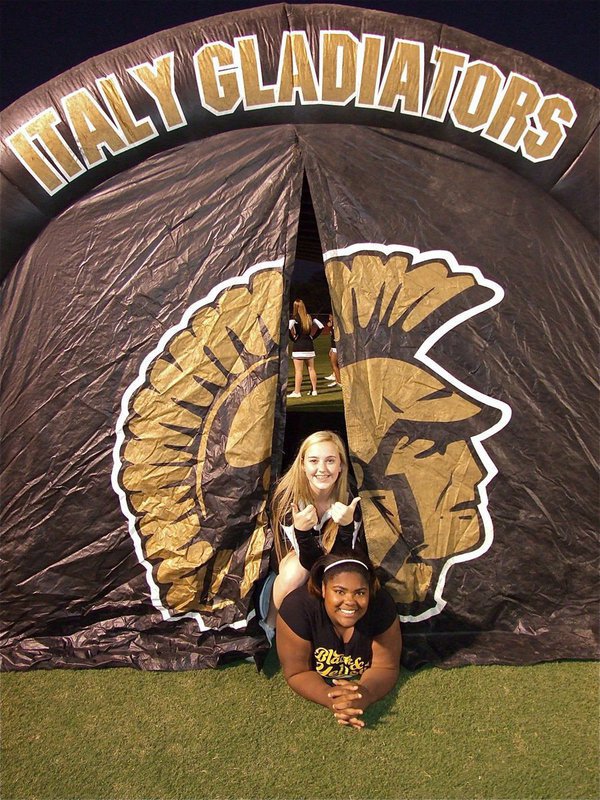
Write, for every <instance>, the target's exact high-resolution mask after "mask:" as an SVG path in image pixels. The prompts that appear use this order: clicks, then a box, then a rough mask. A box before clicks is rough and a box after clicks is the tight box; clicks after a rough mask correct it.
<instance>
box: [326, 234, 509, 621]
mask: <svg viewBox="0 0 600 800" xmlns="http://www.w3.org/2000/svg"><path fill="white" fill-rule="evenodd" d="M363 251H375V252H379V253H383V254H384V255H386V256H390V255H392V254H400V255H408V256H410V258H411V259H412V262H411V266H416V265H417V264H421V263H423V262H425V261H431V260H433V259H441V260H443V261H445V262H446V263H447V264H448V266H449V267H450V269H451V270H452V272H458V273H463V274H464V273H468V274H471V275H472V276H473V277H474V278H475V280H476V281H477V283H478V284H479V285H480V286H485V287H487V288H488V289H491V290H492V292H493V293H494V294H493V296H492V297H491V298H490V300H487V301H486V302H485V303H480V304H479V305H476V306H474V307H473V308H469V309H467V310H466V311H462V312H461V313H460V314H457V315H456V316H455V317H452V318H451V319H449V320H447V321H446V322H445V323H444V324H443V325H441V326H440V327H439V328H438V329H437V330H436V331H434V333H432V334H431V335H430V336H428V337H427V339H426V340H425V341H424V342H423V344H422V345H421V346H420V347H419V349H418V350H417V352H416V353H415V357H416V358H417V359H418V360H419V361H420V362H421V363H422V364H425V365H426V366H428V367H429V368H430V369H432V370H433V372H434V373H436V374H437V375H439V376H440V377H442V378H443V379H444V380H445V381H447V382H448V383H450V384H451V385H452V386H455V387H456V388H457V389H459V390H460V391H461V392H464V394H466V395H468V396H469V397H472V398H473V399H475V400H477V401H478V402H479V403H483V404H484V405H487V406H492V407H493V408H496V409H498V411H500V414H501V417H500V420H499V421H498V422H497V423H496V424H495V425H493V426H492V427H491V428H488V429H487V430H485V431H483V432H482V433H479V434H477V435H476V436H472V437H471V439H470V441H472V442H473V447H474V448H475V451H476V452H477V455H478V456H479V458H480V459H481V463H482V465H483V466H484V467H485V469H486V470H487V473H486V475H485V476H484V477H483V479H482V480H481V481H480V482H479V483H478V484H477V490H478V492H479V497H480V502H479V505H478V506H477V508H478V511H479V514H480V516H481V520H482V523H483V530H484V538H483V542H482V543H481V545H480V546H479V547H478V548H477V549H476V550H472V551H470V552H468V553H459V554H457V555H455V556H450V558H449V559H448V560H447V561H446V562H445V563H444V566H443V567H442V571H441V573H440V576H439V578H438V582H437V585H436V587H435V591H434V594H433V597H434V600H435V606H433V607H432V608H429V609H427V610H426V611H424V612H423V613H421V614H417V615H415V616H412V615H402V614H400V615H399V617H400V620H401V621H402V622H422V621H424V620H426V619H429V618H430V617H434V616H436V615H437V614H439V613H440V612H441V611H442V610H443V609H444V607H445V606H446V605H447V602H448V601H447V600H445V599H444V597H443V592H444V587H445V585H446V577H447V575H448V571H449V570H450V569H451V567H452V566H454V564H459V563H461V562H464V561H473V560H474V559H476V558H479V556H481V555H483V553H485V552H487V551H488V550H489V548H490V547H491V544H492V542H493V540H494V524H493V522H492V518H491V516H490V513H489V510H488V494H487V486H488V484H489V483H490V482H491V481H492V480H493V479H494V478H495V477H496V475H497V474H498V469H497V467H496V465H495V464H494V462H493V461H492V459H491V458H490V457H489V455H488V453H487V451H486V450H485V448H484V446H483V442H484V441H485V439H489V438H490V437H491V436H494V435H495V434H496V433H498V432H499V431H501V430H502V429H503V428H504V427H506V425H508V423H509V421H510V418H511V416H512V409H511V407H510V406H509V405H507V403H504V402H503V401H501V400H496V399H495V398H493V397H488V396H487V395H485V394H482V393H481V392H478V391H477V390H476V389H473V388H471V387H469V386H467V385H466V384H464V383H462V381H459V380H458V378H455V377H454V376H453V375H451V374H450V373H449V372H448V371H447V370H445V369H444V368H443V367H441V366H440V365H439V364H438V363H437V362H435V361H434V360H433V359H432V358H430V357H429V356H428V355H427V354H428V352H429V350H431V348H432V347H433V345H434V344H435V343H436V342H438V341H439V340H440V339H441V338H442V337H443V336H445V335H446V334H447V333H448V331H450V330H452V329H453V328H456V327H457V325H460V324H461V322H465V321H466V320H467V319H470V318H471V317H474V316H476V315H477V314H480V313H481V312H482V311H486V310H487V309H488V308H492V306H495V305H497V304H498V303H499V302H500V301H501V300H502V299H503V297H504V289H503V288H502V287H501V286H500V285H499V284H497V283H495V281H491V280H488V279H487V278H484V277H483V275H482V273H481V271H480V270H479V269H478V268H477V267H470V266H464V265H462V264H459V263H458V261H457V260H456V258H455V257H454V256H453V255H452V253H450V252H449V251H448V250H426V251H423V252H421V251H420V250H417V248H415V247H409V246H408V245H399V244H391V245H382V244H373V243H364V242H363V243H361V244H353V245H351V246H350V247H345V248H341V249H339V250H328V251H327V252H326V253H323V259H324V261H325V262H327V261H329V260H330V259H332V258H343V257H344V256H350V255H353V254H355V253H359V252H363Z"/></svg>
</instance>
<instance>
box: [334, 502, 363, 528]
mask: <svg viewBox="0 0 600 800" xmlns="http://www.w3.org/2000/svg"><path fill="white" fill-rule="evenodd" d="M359 503H360V497H355V498H354V500H353V501H352V502H351V503H350V505H345V504H344V503H340V502H337V503H334V504H333V505H332V506H331V508H330V509H329V513H330V514H331V519H332V520H333V521H334V522H337V524H338V525H350V523H351V522H352V520H353V519H354V509H355V508H356V506H357V505H358V504H359Z"/></svg>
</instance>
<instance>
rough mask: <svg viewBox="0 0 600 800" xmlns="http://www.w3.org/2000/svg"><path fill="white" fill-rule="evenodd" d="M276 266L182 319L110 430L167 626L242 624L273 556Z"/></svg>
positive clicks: (141, 554) (121, 486) (125, 498)
mask: <svg viewBox="0 0 600 800" xmlns="http://www.w3.org/2000/svg"><path fill="white" fill-rule="evenodd" d="M281 267H282V263H279V262H273V263H270V264H266V265H258V266H256V267H253V268H252V269H250V270H248V271H247V272H246V274H245V275H244V276H242V278H239V279H233V280H231V281H228V282H227V283H226V284H222V285H221V286H220V287H217V288H216V290H214V291H213V292H211V294H210V295H209V297H208V298H205V300H203V301H200V302H199V303H196V304H195V305H194V306H192V308H191V309H189V310H188V312H187V313H186V315H185V316H184V318H183V320H182V322H181V323H180V324H179V325H178V326H176V327H175V328H174V329H171V330H170V331H168V332H167V333H166V334H165V335H164V336H163V338H162V339H161V341H160V343H159V345H158V347H157V348H156V350H155V351H153V353H151V354H150V356H149V357H148V358H147V359H146V360H145V361H144V363H143V364H142V367H141V369H140V375H139V377H138V379H137V380H136V381H135V382H134V383H133V384H132V385H131V386H130V387H129V389H128V391H127V392H126V393H125V396H124V398H123V403H122V412H121V416H120V419H119V423H118V425H117V444H116V446H115V452H114V455H115V469H114V471H113V486H114V488H115V490H116V491H117V493H118V494H119V496H120V498H121V507H122V509H123V512H124V513H125V515H126V517H127V518H128V520H129V531H130V533H131V535H132V538H133V540H134V542H135V545H136V551H137V555H138V558H139V560H140V562H141V563H142V564H143V565H144V566H145V568H146V574H147V579H148V583H149V586H150V590H151V595H152V600H153V602H154V604H155V606H156V607H157V608H158V609H159V610H160V611H161V612H162V614H163V616H164V618H165V619H168V618H171V617H174V616H177V617H179V616H185V615H187V616H191V617H194V618H195V619H196V620H197V621H198V624H199V626H200V628H201V629H206V628H207V627H221V626H223V625H231V626H232V627H241V626H243V625H245V622H246V616H247V610H248V609H247V605H248V598H249V594H250V590H251V589H252V586H253V584H254V582H255V581H256V580H257V578H258V576H259V572H260V568H261V562H262V560H263V558H265V556H266V555H267V554H268V550H269V547H270V540H269V535H268V533H267V530H268V528H267V526H266V519H265V503H266V497H267V493H268V488H269V482H270V477H271V449H272V440H273V426H274V418H275V406H276V398H277V394H278V383H279V372H280V359H281V355H280V346H279V343H280V330H281V311H282V299H283V278H282V274H281V271H280V270H281Z"/></svg>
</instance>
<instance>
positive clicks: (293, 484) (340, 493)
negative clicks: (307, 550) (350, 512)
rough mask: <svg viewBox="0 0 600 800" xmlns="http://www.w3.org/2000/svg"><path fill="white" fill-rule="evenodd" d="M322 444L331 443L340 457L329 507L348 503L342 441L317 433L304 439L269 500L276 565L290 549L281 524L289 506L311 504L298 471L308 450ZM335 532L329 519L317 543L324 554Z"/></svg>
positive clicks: (302, 474) (301, 472) (303, 476)
mask: <svg viewBox="0 0 600 800" xmlns="http://www.w3.org/2000/svg"><path fill="white" fill-rule="evenodd" d="M322 442H332V443H333V444H334V445H335V447H336V449H337V451H338V453H339V455H340V462H341V470H340V474H339V475H338V479H337V481H336V482H335V485H334V487H333V492H332V496H331V502H332V505H333V503H335V502H337V501H340V502H342V503H347V502H348V456H347V454H346V447H345V445H344V443H343V441H342V440H341V439H340V437H339V436H338V435H337V433H333V431H317V432H316V433H312V434H311V435H310V436H307V437H306V439H305V440H304V441H303V442H302V444H301V445H300V449H299V450H298V455H297V456H296V458H295V459H294V462H293V463H292V466H291V467H290V468H289V469H288V471H287V472H286V473H285V475H284V476H283V477H282V478H281V479H280V481H279V483H278V484H277V486H276V487H275V491H274V492H273V498H272V500H271V525H272V528H273V538H274V540H275V552H276V554H277V559H278V560H279V561H281V559H282V558H283V557H284V556H285V555H287V553H288V552H289V551H290V549H291V545H290V543H289V542H288V540H287V537H286V535H285V533H284V532H283V529H282V524H283V522H284V520H285V517H286V515H287V514H288V513H289V512H290V511H291V507H292V503H296V504H301V505H308V504H309V503H313V502H314V500H313V496H312V494H311V491H310V486H309V484H308V479H307V477H306V473H305V472H304V469H303V468H302V467H303V463H304V456H305V455H306V451H307V450H308V448H309V447H312V445H313V444H321V443H322ZM337 532H338V525H337V523H335V522H334V521H333V520H332V519H329V520H327V522H326V523H325V526H324V528H323V531H322V539H321V544H322V545H323V549H324V550H325V552H326V553H328V552H329V551H330V550H331V548H332V547H333V543H334V542H335V537H336V536H337Z"/></svg>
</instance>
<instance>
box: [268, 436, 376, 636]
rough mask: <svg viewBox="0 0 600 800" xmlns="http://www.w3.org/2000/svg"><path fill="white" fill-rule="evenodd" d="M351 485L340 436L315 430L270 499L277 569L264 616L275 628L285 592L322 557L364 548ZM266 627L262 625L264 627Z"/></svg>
mask: <svg viewBox="0 0 600 800" xmlns="http://www.w3.org/2000/svg"><path fill="white" fill-rule="evenodd" d="M359 500H360V498H359V497H355V498H352V497H351V495H350V493H349V489H348V455H347V453H346V448H345V446H344V443H343V441H342V440H341V439H340V437H339V436H338V435H337V434H336V433H333V432H332V431H317V432H316V433H313V434H311V435H310V436H308V437H307V438H306V439H305V440H304V441H303V442H302V444H301V446H300V449H299V451H298V455H297V456H296V458H295V459H294V462H293V464H292V466H291V467H290V468H289V469H288V471H287V472H286V473H285V475H284V476H283V477H282V478H281V480H280V481H279V483H278V484H277V487H276V489H275V492H274V494H273V499H272V501H271V525H272V529H273V536H274V539H275V552H276V554H277V560H278V562H279V573H278V575H277V577H276V578H275V581H274V584H273V589H272V598H271V603H270V607H269V610H268V614H266V613H264V612H265V611H266V609H263V613H262V616H263V619H264V618H265V617H266V624H267V626H270V627H274V624H275V619H276V615H277V610H278V609H279V607H280V605H281V603H282V601H283V599H284V597H286V595H288V594H289V593H290V592H291V591H293V590H294V589H297V588H298V587H299V586H301V585H302V584H303V583H305V582H306V580H307V579H308V574H309V571H310V569H311V567H312V566H313V564H314V563H315V561H317V559H318V558H320V557H321V556H322V555H324V554H326V553H330V552H338V551H348V550H353V549H357V550H360V552H363V553H366V546H365V544H364V533H363V528H362V518H361V515H360V510H359V509H357V505H358V502H359ZM263 627H264V626H263Z"/></svg>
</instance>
